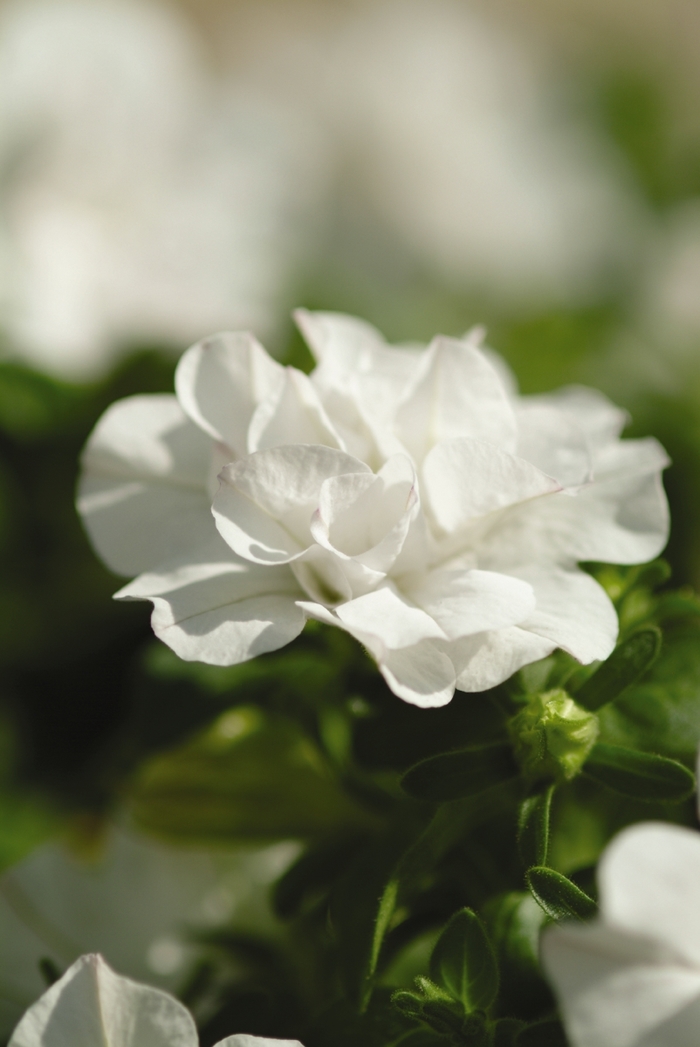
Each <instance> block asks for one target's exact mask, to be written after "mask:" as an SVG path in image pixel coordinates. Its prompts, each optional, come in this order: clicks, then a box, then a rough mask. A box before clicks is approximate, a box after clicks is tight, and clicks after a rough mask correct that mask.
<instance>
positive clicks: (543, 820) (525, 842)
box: [518, 786, 554, 869]
mask: <svg viewBox="0 0 700 1047" xmlns="http://www.w3.org/2000/svg"><path fill="white" fill-rule="evenodd" d="M553 794H554V786H550V787H549V788H548V789H543V790H541V791H540V792H536V793H533V795H532V796H528V797H527V798H526V799H525V800H523V802H522V804H521V806H520V813H519V816H518V847H519V849H520V857H521V859H522V863H523V865H524V866H525V868H526V869H529V868H530V867H531V866H533V865H546V864H547V856H548V854H549V819H550V811H551V807H552V796H553Z"/></svg>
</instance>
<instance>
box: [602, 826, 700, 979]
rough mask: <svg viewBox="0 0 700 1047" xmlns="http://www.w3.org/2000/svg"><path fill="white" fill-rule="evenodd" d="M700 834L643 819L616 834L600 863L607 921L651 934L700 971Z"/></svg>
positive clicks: (603, 906)
mask: <svg viewBox="0 0 700 1047" xmlns="http://www.w3.org/2000/svg"><path fill="white" fill-rule="evenodd" d="M698 883H700V833H698V832H696V831H694V830H691V829H686V828H684V827H682V826H680V825H668V824H667V823H664V822H642V823H641V824H638V825H632V826H629V827H628V828H626V829H623V831H622V832H620V833H618V835H617V836H616V837H615V839H614V840H613V841H612V842H611V843H610V844H609V845H608V846H607V847H606V849H605V852H604V854H603V857H602V858H601V860H600V863H599V865H598V884H599V887H600V902H601V912H602V914H603V916H604V918H605V919H606V921H607V922H609V923H611V924H614V925H615V926H616V927H620V928H624V929H626V930H628V931H633V932H636V933H638V934H645V935H647V936H648V937H651V938H654V939H655V940H658V941H660V942H663V943H665V945H666V946H667V947H668V948H669V949H671V950H673V952H674V953H676V954H677V955H678V956H681V957H683V959H684V960H685V961H686V963H687V964H689V965H690V966H692V967H695V968H696V969H697V970H698V971H700V903H699V901H698Z"/></svg>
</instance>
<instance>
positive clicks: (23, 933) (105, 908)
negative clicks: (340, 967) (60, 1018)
mask: <svg viewBox="0 0 700 1047" xmlns="http://www.w3.org/2000/svg"><path fill="white" fill-rule="evenodd" d="M296 854H297V847H296V845H295V844H292V843H280V844H274V845H272V846H264V847H260V846H256V847H239V848H233V849H228V850H227V851H226V852H219V851H216V850H214V851H212V850H205V849H200V848H192V847H185V848H183V847H174V846H170V845H166V844H163V843H160V842H158V841H155V840H152V839H150V838H148V837H146V836H143V835H142V834H140V833H137V832H135V831H133V830H129V831H126V830H124V829H123V828H121V827H118V826H112V827H110V828H109V831H108V832H106V833H105V836H104V839H103V841H102V843H101V846H100V851H99V854H96V855H92V856H91V857H90V858H89V859H86V858H84V857H82V858H81V857H78V856H76V855H75V854H74V853H72V852H71V851H70V850H68V849H67V848H66V847H65V846H63V845H62V844H60V843H57V842H51V843H47V844H45V845H43V846H41V847H38V848H37V849H36V850H35V851H34V852H33V853H32V854H31V855H29V856H27V857H26V858H25V859H24V860H23V861H21V862H20V863H19V864H17V865H14V866H13V867H12V868H11V869H7V870H5V871H4V872H3V874H2V876H0V1042H3V1043H4V1042H5V1039H6V1038H7V1036H8V1035H9V1033H10V1032H11V1030H12V1029H13V1027H14V1026H15V1025H16V1023H17V1020H18V1018H19V1016H20V1015H21V1013H22V1012H23V1011H24V1010H25V1008H26V1007H27V1005H28V1004H29V1002H30V1001H31V1000H33V999H35V998H36V997H37V996H38V994H39V993H40V992H41V991H42V986H43V981H42V978H41V973H40V968H39V961H40V960H41V959H42V957H47V958H48V959H50V960H52V961H53V962H54V963H55V964H56V965H57V966H58V967H59V968H61V969H63V968H66V967H68V966H70V965H71V964H72V963H73V962H74V961H75V960H76V959H77V957H78V956H80V955H82V954H83V953H88V952H99V953H101V954H102V955H103V956H104V957H105V959H106V960H107V962H108V963H110V964H111V965H113V966H114V967H116V968H117V969H118V970H120V971H122V972H123V973H124V974H126V975H128V976H129V977H131V978H135V979H137V980H143V981H148V982H153V983H155V984H156V985H158V986H159V987H160V988H163V989H167V990H169V991H170V990H172V989H174V988H175V987H176V986H178V985H179V984H182V981H183V979H184V978H186V977H187V975H188V972H189V971H190V970H191V968H192V965H193V964H194V963H195V962H196V960H197V958H198V956H199V949H198V947H197V946H194V945H193V943H192V941H191V933H190V932H191V931H192V930H200V931H201V930H202V929H205V928H209V929H211V928H214V927H217V926H221V925H222V924H224V923H226V924H227V925H229V926H233V927H235V928H236V930H237V931H247V930H251V929H255V930H256V931H257V932H261V931H264V932H265V933H266V934H271V935H275V934H277V933H278V930H279V927H278V924H277V922H276V921H275V919H274V918H273V916H272V912H271V910H270V905H269V900H268V895H269V886H270V883H271V882H272V881H274V880H275V879H277V878H278V877H279V876H280V875H281V874H282V872H284V870H285V869H286V868H287V867H288V865H289V863H290V862H291V861H293V860H294V858H295V857H296Z"/></svg>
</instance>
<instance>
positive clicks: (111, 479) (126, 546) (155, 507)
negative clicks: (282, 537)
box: [78, 395, 213, 575]
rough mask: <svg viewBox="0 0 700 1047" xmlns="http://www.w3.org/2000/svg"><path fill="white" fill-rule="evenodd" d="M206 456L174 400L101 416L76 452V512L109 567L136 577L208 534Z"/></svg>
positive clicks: (125, 404) (135, 399)
mask: <svg viewBox="0 0 700 1047" xmlns="http://www.w3.org/2000/svg"><path fill="white" fill-rule="evenodd" d="M212 454H213V448H212V442H211V440H210V439H209V438H208V437H207V436H205V435H204V434H203V433H202V432H200V431H199V429H197V427H196V426H195V425H194V424H193V423H192V422H191V421H190V420H189V419H188V418H187V417H186V416H185V414H184V413H183V411H182V408H181V407H180V405H179V404H178V402H177V400H176V398H175V397H174V396H165V395H160V396H132V397H129V398H128V399H126V400H119V401H118V402H117V403H115V404H112V406H111V407H110V408H109V409H108V410H107V411H105V413H104V414H103V415H102V417H101V419H100V420H99V422H98V423H97V425H96V426H95V428H94V430H93V432H92V434H91V435H90V438H89V439H88V442H87V445H86V447H85V451H84V452H83V457H82V466H83V473H82V477H81V480H80V484H79V488H78V510H79V512H80V514H81V516H82V518H83V522H84V524H85V527H86V530H87V532H88V534H89V536H90V539H91V541H92V543H93V545H94V546H95V548H96V549H97V551H98V553H99V554H100V556H101V557H102V559H103V560H104V561H105V563H106V564H107V566H108V567H110V568H111V569H112V570H113V571H115V572H116V573H117V574H124V575H130V574H137V573H138V572H140V571H144V570H148V569H149V568H151V567H154V566H157V565H158V564H159V563H161V562H162V561H163V560H166V559H169V558H170V557H172V556H175V555H177V554H178V553H179V552H181V551H184V550H186V549H188V548H189V547H191V546H192V545H195V546H196V545H199V544H201V542H202V541H205V540H206V539H207V536H211V533H212V530H211V527H212V525H211V521H210V519H209V517H210V513H209V498H208V495H207V480H208V473H209V467H210V463H211V460H212Z"/></svg>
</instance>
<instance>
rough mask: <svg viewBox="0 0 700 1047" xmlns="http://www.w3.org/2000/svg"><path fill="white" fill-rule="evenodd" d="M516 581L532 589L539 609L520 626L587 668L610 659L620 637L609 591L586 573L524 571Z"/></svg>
mask: <svg viewBox="0 0 700 1047" xmlns="http://www.w3.org/2000/svg"><path fill="white" fill-rule="evenodd" d="M514 574H515V575H516V577H518V578H521V579H523V581H527V582H529V583H530V585H532V587H533V589H534V592H535V598H536V607H535V610H534V612H533V613H532V614H531V615H530V616H529V617H527V618H525V619H524V620H523V621H522V622H521V623H520V626H521V628H523V629H526V630H529V631H530V632H532V633H537V634H538V635H539V636H542V637H544V638H545V639H546V640H551V641H552V642H553V643H555V644H556V646H557V647H561V649H562V650H564V651H568V653H569V654H571V655H573V656H574V658H577V659H578V660H579V661H580V662H582V663H583V664H584V665H588V664H589V663H590V662H593V661H597V660H602V659H604V658H608V657H609V655H611V654H612V652H613V650H614V647H615V643H616V641H617V634H618V629H619V625H618V620H617V614H616V612H615V608H614V607H613V604H612V602H611V601H610V598H609V596H608V595H607V593H606V592H605V590H604V589H603V588H602V586H600V585H599V584H598V582H596V581H595V579H594V578H591V576H590V575H588V574H584V573H583V571H577V570H571V571H564V570H561V569H559V568H555V567H538V566H531V567H523V568H520V569H519V570H516V571H514Z"/></svg>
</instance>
